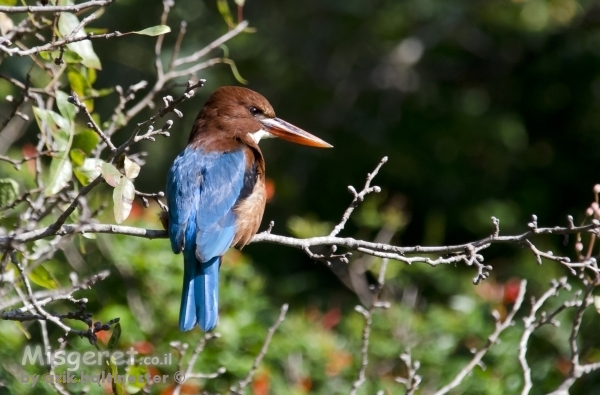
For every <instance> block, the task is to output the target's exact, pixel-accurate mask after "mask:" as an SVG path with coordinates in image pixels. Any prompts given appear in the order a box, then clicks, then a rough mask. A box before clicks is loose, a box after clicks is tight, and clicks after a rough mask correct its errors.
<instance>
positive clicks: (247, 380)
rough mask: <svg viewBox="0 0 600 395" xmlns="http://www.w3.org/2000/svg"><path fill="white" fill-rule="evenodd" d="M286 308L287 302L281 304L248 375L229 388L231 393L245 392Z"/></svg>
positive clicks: (283, 318)
mask: <svg viewBox="0 0 600 395" xmlns="http://www.w3.org/2000/svg"><path fill="white" fill-rule="evenodd" d="M288 308H289V305H288V304H287V303H286V304H284V305H283V306H281V310H280V312H279V317H277V321H275V323H274V324H273V325H271V327H270V328H269V331H268V332H267V337H266V338H265V341H264V343H263V345H262V347H261V349H260V353H259V354H258V355H257V356H256V358H254V362H252V367H251V368H250V371H248V375H247V376H246V378H245V379H243V380H241V381H240V382H239V383H237V385H236V386H233V387H231V388H230V391H231V393H232V394H235V395H243V394H245V393H246V391H245V390H244V388H246V386H247V385H248V384H250V383H251V382H252V379H253V377H254V374H255V373H256V371H257V370H258V366H259V365H260V363H261V362H262V360H263V358H264V357H265V355H267V350H268V349H269V344H271V339H273V335H274V334H275V331H276V330H277V328H279V325H281V323H282V322H283V321H284V320H285V315H286V314H287V311H288Z"/></svg>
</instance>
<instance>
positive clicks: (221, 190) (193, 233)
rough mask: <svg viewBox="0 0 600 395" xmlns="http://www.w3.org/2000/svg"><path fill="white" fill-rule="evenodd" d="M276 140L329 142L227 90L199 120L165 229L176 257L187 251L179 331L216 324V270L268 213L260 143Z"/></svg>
mask: <svg viewBox="0 0 600 395" xmlns="http://www.w3.org/2000/svg"><path fill="white" fill-rule="evenodd" d="M268 137H279V138H282V139H284V140H288V141H291V142H294V143H298V144H304V145H309V146H313V147H331V145H329V144H328V143H326V142H325V141H323V140H321V139H319V138H318V137H315V136H313V135H312V134H310V133H307V132H305V131H304V130H302V129H299V128H297V127H295V126H294V125H291V124H289V123H287V122H285V121H284V120H282V119H279V118H276V117H275V112H274V111H273V107H271V105H270V104H269V102H268V101H267V99H265V98H264V97H263V96H261V95H260V94H258V93H256V92H254V91H252V90H250V89H246V88H240V87H231V86H227V87H222V88H219V89H217V90H216V91H215V92H214V93H213V94H212V95H211V96H210V97H209V98H208V101H207V102H206V104H205V105H204V107H202V109H201V110H200V113H199V114H198V116H197V117H196V121H195V122H194V126H193V127H192V132H191V133H190V138H189V141H188V146H187V147H186V149H185V150H184V151H183V152H182V153H181V154H179V156H177V158H176V159H175V161H174V163H173V165H172V166H171V169H170V171H169V175H168V177H167V189H166V196H167V204H168V207H169V213H168V224H167V226H166V227H167V231H168V234H169V238H170V239H171V247H172V248H173V252H174V253H176V254H178V253H180V252H183V259H184V273H183V290H182V296H181V309H180V312H179V327H180V328H181V330H184V331H187V330H190V329H192V328H193V327H194V326H195V325H196V324H198V326H199V327H200V328H201V329H202V330H203V331H209V330H211V329H213V328H214V327H215V325H216V324H217V317H218V299H219V298H218V294H219V292H218V291H219V268H220V266H221V260H222V256H223V254H225V252H226V251H227V249H228V248H229V247H231V246H235V247H238V248H241V247H243V246H244V245H245V244H247V243H248V241H249V240H250V238H251V237H252V236H253V235H254V234H255V233H256V232H257V230H258V227H259V225H260V222H261V220H262V216H263V213H264V210H265V203H266V190H265V162H264V160H263V155H262V153H261V152H260V149H259V148H258V142H259V141H260V139H263V138H268Z"/></svg>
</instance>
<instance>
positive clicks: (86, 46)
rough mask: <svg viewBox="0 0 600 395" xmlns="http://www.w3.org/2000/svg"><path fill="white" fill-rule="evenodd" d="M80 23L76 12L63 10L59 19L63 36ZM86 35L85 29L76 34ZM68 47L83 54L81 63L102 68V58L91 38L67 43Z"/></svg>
mask: <svg viewBox="0 0 600 395" xmlns="http://www.w3.org/2000/svg"><path fill="white" fill-rule="evenodd" d="M78 25H79V19H78V18H77V16H75V14H71V13H70V12H63V13H62V14H61V15H60V18H59V20H58V31H59V32H60V34H61V35H62V36H63V37H65V36H68V35H69V34H71V33H72V32H73V30H74V29H75V28H76V27H77V26H78ZM85 35H86V34H85V31H84V30H83V29H81V30H79V31H78V32H77V33H76V34H75V37H76V38H78V37H84V36H85ZM67 48H69V49H70V50H71V51H73V52H75V53H77V54H78V55H79V56H81V63H82V64H83V65H84V66H86V67H89V68H93V69H98V70H100V69H102V66H101V64H100V59H99V58H98V55H96V53H95V52H94V48H93V47H92V43H91V41H90V40H84V41H78V42H75V43H70V44H67Z"/></svg>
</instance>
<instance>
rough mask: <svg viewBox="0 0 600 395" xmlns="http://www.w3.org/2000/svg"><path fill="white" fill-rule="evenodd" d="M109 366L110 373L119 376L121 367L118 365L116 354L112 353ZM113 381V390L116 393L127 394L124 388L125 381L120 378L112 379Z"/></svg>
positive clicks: (118, 394)
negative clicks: (122, 381)
mask: <svg viewBox="0 0 600 395" xmlns="http://www.w3.org/2000/svg"><path fill="white" fill-rule="evenodd" d="M108 366H110V373H111V375H112V377H118V376H119V367H118V366H117V361H116V360H115V357H114V355H111V357H110V359H109V362H108ZM110 382H111V383H112V391H113V393H114V394H115V395H125V391H124V390H123V383H121V382H120V381H119V380H111V381H110Z"/></svg>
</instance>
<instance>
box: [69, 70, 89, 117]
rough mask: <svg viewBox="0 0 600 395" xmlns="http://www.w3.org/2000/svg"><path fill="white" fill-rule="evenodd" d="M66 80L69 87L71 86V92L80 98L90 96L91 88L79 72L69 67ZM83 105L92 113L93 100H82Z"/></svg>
mask: <svg viewBox="0 0 600 395" xmlns="http://www.w3.org/2000/svg"><path fill="white" fill-rule="evenodd" d="M67 78H68V79H69V85H71V89H72V90H73V92H75V93H77V95H78V96H79V97H80V98H83V97H87V96H91V94H92V86H91V85H90V82H89V81H88V79H87V78H86V76H85V75H83V74H82V73H81V72H79V70H77V69H76V68H74V67H69V69H68V71H67ZM83 104H85V106H86V107H87V109H88V111H90V112H92V111H94V100H92V99H85V100H83Z"/></svg>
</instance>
